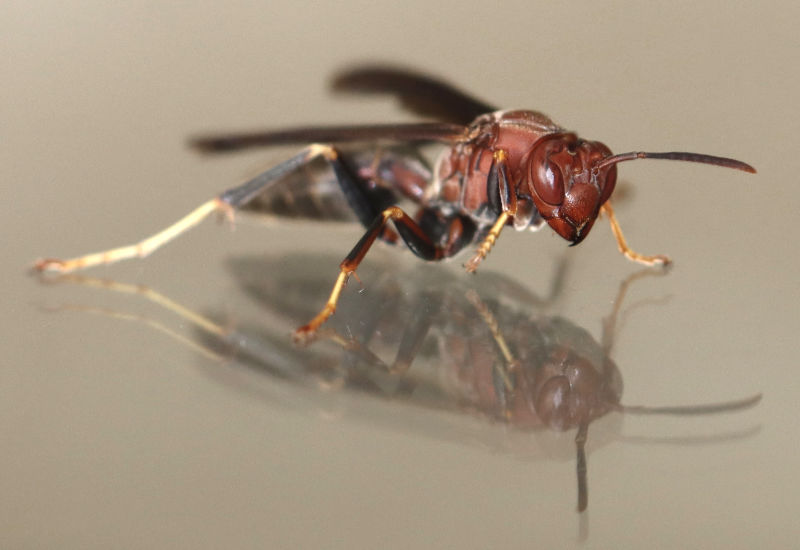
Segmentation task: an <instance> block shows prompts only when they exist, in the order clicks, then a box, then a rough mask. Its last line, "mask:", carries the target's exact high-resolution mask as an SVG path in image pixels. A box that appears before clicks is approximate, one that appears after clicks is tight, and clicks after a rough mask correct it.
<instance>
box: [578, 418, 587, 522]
mask: <svg viewBox="0 0 800 550" xmlns="http://www.w3.org/2000/svg"><path fill="white" fill-rule="evenodd" d="M588 431H589V423H588V422H585V421H584V422H581V423H580V424H579V425H578V434H577V435H576V436H575V447H576V448H577V451H578V460H577V468H576V469H577V473H578V512H583V511H584V510H586V506H587V505H588V504H589V488H588V482H587V481H586V478H587V474H586V434H587V432H588Z"/></svg>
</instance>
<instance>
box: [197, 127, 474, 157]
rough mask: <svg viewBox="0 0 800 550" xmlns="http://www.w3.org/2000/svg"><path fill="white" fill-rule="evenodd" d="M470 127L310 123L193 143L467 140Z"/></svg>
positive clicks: (220, 147) (230, 147)
mask: <svg viewBox="0 0 800 550" xmlns="http://www.w3.org/2000/svg"><path fill="white" fill-rule="evenodd" d="M466 130H467V128H466V127H465V126H462V125H459V124H447V123H443V122H430V123H424V122H423V123H413V124H374V125H357V126H349V125H348V126H308V127H301V128H289V129H285V130H268V131H265V132H252V133H231V134H216V135H209V136H200V137H197V138H193V139H191V140H190V142H189V143H190V144H191V145H192V146H193V147H194V148H196V149H199V150H200V151H203V152H206V153H224V152H228V151H238V150H241V149H247V148H250V147H265V146H269V145H286V144H291V143H346V142H354V141H374V140H379V139H382V140H389V141H441V142H446V143H451V142H454V141H460V140H462V139H465V136H466Z"/></svg>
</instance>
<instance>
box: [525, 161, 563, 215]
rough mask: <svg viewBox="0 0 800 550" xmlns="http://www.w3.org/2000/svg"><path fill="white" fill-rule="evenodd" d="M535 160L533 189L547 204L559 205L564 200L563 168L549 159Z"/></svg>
mask: <svg viewBox="0 0 800 550" xmlns="http://www.w3.org/2000/svg"><path fill="white" fill-rule="evenodd" d="M535 160H536V159H534V163H533V164H534V165H532V166H531V171H532V172H533V174H531V176H532V179H533V190H534V191H536V194H537V195H539V198H540V199H542V200H543V201H544V202H546V203H547V204H552V205H553V206H558V205H559V204H561V203H562V202H564V178H563V177H562V176H561V170H559V169H558V167H557V166H555V165H554V164H553V163H551V162H550V161H549V159H545V160H544V161H543V162H535Z"/></svg>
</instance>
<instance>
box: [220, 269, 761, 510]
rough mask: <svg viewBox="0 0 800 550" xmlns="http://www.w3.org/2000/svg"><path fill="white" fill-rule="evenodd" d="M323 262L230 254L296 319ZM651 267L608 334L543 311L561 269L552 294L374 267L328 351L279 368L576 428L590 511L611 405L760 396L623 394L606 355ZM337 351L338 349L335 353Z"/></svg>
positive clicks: (497, 278)
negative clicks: (599, 432)
mask: <svg viewBox="0 0 800 550" xmlns="http://www.w3.org/2000/svg"><path fill="white" fill-rule="evenodd" d="M316 265H324V264H322V261H321V260H320V258H319V257H315V256H307V255H300V254H297V255H293V256H289V257H283V258H281V259H280V260H269V259H260V258H259V259H255V258H240V259H238V260H234V261H232V262H231V263H230V267H231V271H232V272H233V274H234V276H235V277H236V278H237V280H238V281H239V282H240V284H241V285H242V286H243V288H244V289H245V290H246V291H247V293H248V294H249V295H250V296H251V297H252V298H254V299H256V300H258V301H259V302H261V303H262V305H263V306H264V307H265V308H267V309H268V310H269V311H270V312H271V313H272V314H274V315H278V316H280V317H283V318H284V319H283V322H284V323H285V324H286V326H289V327H291V326H293V324H294V323H296V322H297V321H298V320H299V319H303V318H305V317H306V316H307V315H308V314H309V311H310V309H309V308H311V309H313V306H314V304H317V303H318V302H319V298H320V297H323V298H324V296H325V295H326V294H327V291H328V284H327V279H326V278H325V277H324V273H323V274H321V275H322V276H318V275H317V274H318V271H319V270H317V269H315V267H314V266H316ZM562 267H563V266H562ZM653 273H654V272H653V271H651V270H645V271H642V272H638V273H635V274H634V275H632V276H631V277H629V278H628V279H627V280H625V281H623V283H622V284H621V285H620V289H619V292H618V294H617V296H616V298H615V299H614V300H613V306H612V308H611V310H610V311H609V315H608V317H607V318H606V319H605V322H604V323H603V335H602V338H601V339H600V341H598V340H596V339H595V338H594V337H592V335H591V334H590V332H589V331H587V330H586V329H584V328H581V327H579V326H577V325H576V324H574V323H572V322H571V321H569V320H567V319H565V318H563V317H560V316H553V315H547V314H544V313H541V312H542V311H543V310H546V309H547V308H546V306H547V305H548V303H549V302H550V301H552V300H553V299H554V298H555V297H557V295H558V293H559V289H558V285H559V284H560V282H561V281H562V280H563V277H562V274H561V273H559V274H557V276H556V277H555V278H554V281H555V283H554V288H553V290H552V292H551V294H552V296H551V297H550V298H548V299H539V298H538V297H537V296H535V295H533V294H532V293H531V292H530V291H528V290H526V289H525V288H524V287H522V286H520V285H519V284H517V283H515V282H514V281H512V280H511V279H509V278H507V277H504V276H502V275H499V274H492V273H484V274H479V275H477V276H476V277H471V278H470V281H466V280H465V279H464V278H463V277H458V278H455V277H448V276H447V274H443V273H442V271H441V270H426V269H424V268H422V269H420V268H419V267H417V269H415V270H414V271H410V272H397V271H383V275H376V274H366V276H368V277H369V278H368V280H369V281H370V284H369V286H368V287H366V288H364V289H361V291H358V292H352V291H351V292H349V293H346V294H345V295H344V296H343V297H342V300H341V301H340V304H339V307H338V309H337V312H336V315H335V316H334V319H333V320H332V322H331V323H330V325H329V327H328V328H326V329H324V330H322V331H320V334H319V341H318V342H316V343H315V344H313V345H312V346H311V348H312V349H311V350H308V351H309V353H310V352H311V351H317V352H319V351H320V349H322V348H323V347H325V346H327V348H326V349H327V350H328V351H329V353H317V354H315V355H312V354H309V355H306V356H304V357H303V360H302V361H299V362H296V363H295V366H294V369H295V370H294V371H287V369H286V368H285V367H282V368H281V369H280V370H281V372H282V373H283V374H287V373H288V372H290V375H291V377H293V378H297V377H298V376H301V377H305V378H308V377H312V378H313V377H318V378H319V379H320V380H324V381H325V383H326V384H327V385H331V384H333V385H335V386H340V387H344V388H350V389H356V390H358V391H367V392H370V393H372V394H376V395H380V396H381V397H386V398H392V399H398V400H407V401H409V402H413V403H415V404H421V405H424V406H427V407H434V408H439V409H441V408H448V409H453V410H459V411H469V412H472V413H476V414H478V415H481V416H484V417H488V418H490V419H492V420H496V421H500V422H503V423H506V424H508V425H510V426H513V427H515V428H519V429H522V430H551V431H556V432H563V431H566V430H570V429H577V435H576V437H575V452H576V454H577V477H578V510H579V511H583V510H585V509H586V506H587V503H588V497H587V494H588V490H587V481H586V478H587V474H586V452H585V444H586V441H587V433H588V426H589V424H590V423H591V422H592V421H594V420H596V419H598V418H600V417H602V416H604V415H606V414H607V413H609V412H611V411H620V412H633V413H639V414H642V413H649V414H704V413H717V412H726V411H733V410H737V409H742V408H746V407H749V406H752V405H754V404H755V403H757V402H758V401H759V399H760V396H753V397H751V398H748V399H744V400H740V401H731V402H726V403H718V404H709V405H699V406H693V407H661V408H649V407H625V406H623V405H621V404H620V398H621V395H622V378H621V376H620V373H619V370H618V368H617V366H616V364H615V363H614V361H613V360H612V359H611V357H610V352H611V348H612V346H613V340H614V332H615V326H616V319H617V317H618V315H619V312H620V308H621V306H622V302H623V298H624V296H625V293H626V291H627V288H628V287H629V285H630V284H632V283H633V282H634V281H635V280H636V279H637V278H640V277H643V276H648V275H653ZM265 274H269V276H265ZM351 290H352V289H351ZM281 336H282V338H285V335H281ZM267 338H269V337H267ZM263 341H265V340H262V344H263ZM317 346H319V347H318V348H317V349H314V348H315V347H317ZM237 347H238V346H237ZM246 348H247V349H248V350H249V351H248V352H247V355H248V356H249V358H250V360H251V361H258V362H261V363H262V364H263V365H269V366H271V367H272V368H273V369H274V368H275V365H276V363H275V354H274V347H271V348H270V352H268V353H267V354H263V353H262V354H260V357H259V356H256V355H255V354H254V353H253V352H252V348H253V346H246ZM298 353H303V352H302V351H300V350H298ZM331 353H333V354H338V355H337V357H338V359H337V360H336V361H333V362H332V361H331V359H330V358H331ZM283 363H285V361H284V362H283ZM299 365H302V366H299ZM298 368H299V369H301V371H302V374H300V373H299V372H298V371H297V370H296V369H298Z"/></svg>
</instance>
